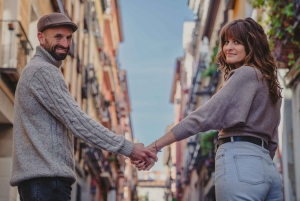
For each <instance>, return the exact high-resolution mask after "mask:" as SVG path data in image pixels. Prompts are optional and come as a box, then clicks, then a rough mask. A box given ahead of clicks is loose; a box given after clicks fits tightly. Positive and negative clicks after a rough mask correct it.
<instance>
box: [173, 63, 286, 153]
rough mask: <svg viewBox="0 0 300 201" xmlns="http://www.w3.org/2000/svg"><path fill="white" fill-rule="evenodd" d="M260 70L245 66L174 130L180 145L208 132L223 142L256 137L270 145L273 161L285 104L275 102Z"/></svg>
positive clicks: (230, 76) (234, 71)
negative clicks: (194, 136)
mask: <svg viewBox="0 0 300 201" xmlns="http://www.w3.org/2000/svg"><path fill="white" fill-rule="evenodd" d="M261 77H262V74H261V72H260V71H259V70H257V69H255V68H253V67H250V66H242V67H240V68H238V69H235V70H233V71H232V72H231V73H230V74H229V76H228V79H227V81H226V82H225V84H224V86H223V87H222V89H221V90H219V91H218V92H217V93H216V94H215V95H214V96H212V98H211V99H210V100H209V101H208V102H207V103H206V104H204V105H203V106H201V107H199V108H198V109H197V110H195V111H194V112H192V113H191V114H190V115H189V116H187V117H186V118H184V119H183V120H182V121H181V122H179V123H178V124H177V125H176V126H174V127H173V128H172V129H171V130H172V132H173V133H174V135H175V138H176V139H177V140H178V141H179V140H182V139H184V138H187V137H189V136H191V135H195V134H197V133H199V132H204V131H208V130H213V129H214V130H219V138H224V137H231V136H253V137H258V138H261V139H264V140H265V141H266V142H267V143H268V149H269V151H270V156H271V157H272V158H273V157H274V154H275V151H276V148H277V144H278V130H277V128H278V125H279V121H280V106H281V100H279V101H278V102H277V103H276V104H273V103H272V102H271V99H270V96H269V87H268V83H267V81H266V79H261Z"/></svg>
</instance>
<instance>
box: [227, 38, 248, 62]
mask: <svg viewBox="0 0 300 201" xmlns="http://www.w3.org/2000/svg"><path fill="white" fill-rule="evenodd" d="M223 52H224V54H225V56H226V63H228V64H233V65H234V66H235V68H239V67H241V66H242V65H243V64H244V61H245V58H246V50H245V46H244V45H243V44H241V43H240V42H239V41H237V40H236V39H233V38H230V39H225V41H224V45H223Z"/></svg>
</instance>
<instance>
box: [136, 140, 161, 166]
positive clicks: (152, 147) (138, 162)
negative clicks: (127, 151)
mask: <svg viewBox="0 0 300 201" xmlns="http://www.w3.org/2000/svg"><path fill="white" fill-rule="evenodd" d="M146 149H147V150H148V151H150V152H151V153H152V154H153V155H154V156H155V158H153V157H151V156H150V157H149V158H148V160H149V161H150V163H148V162H147V161H146V160H132V159H131V163H132V164H134V165H135V166H136V168H137V169H138V170H139V171H140V170H147V171H148V170H150V169H151V168H152V167H153V166H154V164H155V162H157V156H156V155H157V152H158V151H157V150H156V148H155V144H154V143H152V144H150V145H149V146H147V147H146ZM155 159H156V160H155Z"/></svg>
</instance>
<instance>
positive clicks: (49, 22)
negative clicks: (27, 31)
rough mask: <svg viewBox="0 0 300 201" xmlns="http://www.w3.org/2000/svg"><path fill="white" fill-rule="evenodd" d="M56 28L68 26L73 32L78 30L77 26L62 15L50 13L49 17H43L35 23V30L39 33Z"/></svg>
mask: <svg viewBox="0 0 300 201" xmlns="http://www.w3.org/2000/svg"><path fill="white" fill-rule="evenodd" d="M57 26H69V27H71V28H72V30H73V32H75V31H76V30H77V29H78V26H77V25H76V24H75V23H73V22H72V21H71V20H70V19H69V18H68V17H67V16H66V15H64V14H62V13H51V14H49V15H44V16H43V17H41V18H40V19H39V21H38V23H37V29H38V31H39V32H43V31H44V30H45V29H47V28H50V27H57Z"/></svg>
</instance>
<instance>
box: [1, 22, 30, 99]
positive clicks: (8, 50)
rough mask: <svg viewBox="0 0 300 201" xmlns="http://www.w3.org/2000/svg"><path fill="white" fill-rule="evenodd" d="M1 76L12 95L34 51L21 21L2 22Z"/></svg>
mask: <svg viewBox="0 0 300 201" xmlns="http://www.w3.org/2000/svg"><path fill="white" fill-rule="evenodd" d="M0 23H1V24H0V30H1V31H0V37H1V48H0V76H1V80H2V81H3V82H4V83H6V85H7V86H8V88H9V89H10V90H11V92H12V93H14V92H15V88H16V85H17V83H18V80H19V77H20V74H21V72H22V70H23V68H24V67H25V65H26V64H27V62H28V60H29V59H30V57H31V54H30V53H31V52H32V50H33V47H32V45H31V44H30V42H29V40H28V38H27V35H26V34H25V31H24V29H23V27H22V25H21V23H20V22H19V21H16V20H1V21H0Z"/></svg>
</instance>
